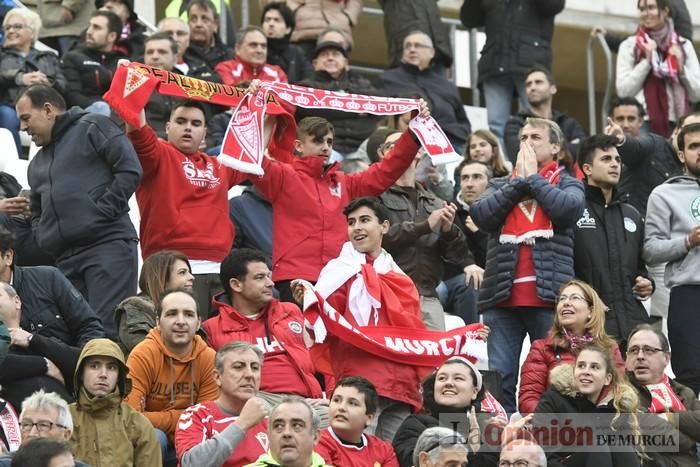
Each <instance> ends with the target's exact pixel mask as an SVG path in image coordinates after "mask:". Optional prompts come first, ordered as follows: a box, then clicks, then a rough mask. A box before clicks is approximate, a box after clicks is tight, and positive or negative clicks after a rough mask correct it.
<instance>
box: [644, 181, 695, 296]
mask: <svg viewBox="0 0 700 467" xmlns="http://www.w3.org/2000/svg"><path fill="white" fill-rule="evenodd" d="M697 225H700V179H699V178H696V177H692V176H687V175H683V176H680V177H673V178H670V179H668V180H667V181H666V182H665V183H662V184H661V185H659V186H657V187H656V188H654V191H652V192H651V195H649V201H648V202H647V218H646V225H645V227H644V260H645V261H646V262H647V264H660V263H668V264H667V265H666V273H665V275H664V282H665V283H666V286H667V287H669V288H672V287H675V286H677V285H689V284H700V246H696V247H694V248H691V249H690V250H688V248H687V247H686V242H685V239H686V237H687V235H688V234H689V233H690V231H691V230H692V229H693V228H694V227H695V226H697Z"/></svg>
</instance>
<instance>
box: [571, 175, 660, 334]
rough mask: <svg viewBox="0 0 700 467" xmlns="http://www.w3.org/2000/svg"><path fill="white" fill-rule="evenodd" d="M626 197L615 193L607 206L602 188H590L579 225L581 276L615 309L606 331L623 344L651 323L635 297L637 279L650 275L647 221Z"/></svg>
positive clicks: (576, 260)
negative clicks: (644, 253) (644, 252)
mask: <svg viewBox="0 0 700 467" xmlns="http://www.w3.org/2000/svg"><path fill="white" fill-rule="evenodd" d="M621 198H622V195H621V194H620V193H619V192H617V191H615V192H614V195H613V199H612V201H611V202H610V204H606V203H605V198H604V197H603V192H602V191H601V190H600V188H597V187H594V186H590V185H586V209H585V210H584V211H583V216H582V217H581V218H580V219H579V220H578V221H576V227H574V232H575V235H576V237H575V245H576V246H575V257H574V263H575V270H576V277H578V278H579V279H582V280H584V281H586V282H588V283H589V284H590V285H591V286H592V287H593V288H594V289H595V290H596V291H597V292H598V294H599V295H600V298H601V299H602V300H603V302H604V303H605V304H606V305H607V306H608V307H609V308H610V309H609V310H608V312H607V313H606V318H605V330H606V332H607V333H608V334H610V335H611V336H613V337H614V338H615V339H616V340H617V341H618V342H621V341H624V340H626V339H627V336H628V335H629V333H630V331H631V330H632V329H633V328H634V327H635V326H637V325H638V324H642V323H647V322H649V316H648V315H647V312H646V310H645V309H644V306H642V304H641V302H639V301H638V300H637V299H635V298H634V295H633V294H632V287H634V280H635V277H637V276H644V277H647V272H646V267H645V266H644V260H643V259H642V246H643V245H644V220H643V219H642V215H641V214H640V213H639V211H637V210H636V209H635V208H634V207H633V206H632V205H629V204H626V203H623V202H622V200H621Z"/></svg>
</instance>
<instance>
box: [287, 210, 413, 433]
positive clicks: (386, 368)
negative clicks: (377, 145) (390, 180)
mask: <svg viewBox="0 0 700 467" xmlns="http://www.w3.org/2000/svg"><path fill="white" fill-rule="evenodd" d="M343 215H345V217H346V225H347V236H348V238H349V241H348V242H346V243H345V244H344V245H343V247H342V250H341V252H340V255H339V256H338V257H337V258H335V259H333V260H331V261H329V262H328V264H327V265H326V266H325V267H324V268H323V270H322V271H321V274H320V276H319V278H318V282H317V283H316V287H315V289H316V291H317V292H318V294H319V295H320V296H321V297H323V298H324V299H325V300H326V302H327V303H328V304H329V305H330V306H331V307H333V309H334V310H336V311H337V312H338V314H340V315H342V316H343V317H344V318H345V319H346V320H347V321H348V322H349V323H350V324H351V325H352V326H354V327H363V326H399V327H405V328H412V329H425V325H424V324H423V320H422V316H421V311H420V303H419V300H418V291H417V290H416V287H415V285H414V284H413V281H411V279H410V278H409V277H408V276H407V275H406V274H404V272H403V271H402V270H401V269H400V268H399V267H398V265H397V264H396V263H395V262H394V260H393V258H392V257H391V255H390V254H389V253H387V252H386V251H385V250H384V249H382V238H383V237H384V235H385V234H386V233H387V232H388V231H389V221H388V217H389V213H388V210H387V209H386V208H385V207H384V206H383V205H382V204H381V203H380V201H379V200H378V199H377V198H376V197H362V198H357V199H354V200H353V201H351V202H350V203H349V204H348V205H347V206H346V207H345V208H344V209H343ZM378 290H381V293H379V292H378ZM294 294H295V297H296V298H297V301H299V302H301V301H302V299H303V297H304V286H303V285H302V284H301V283H298V282H295V284H294ZM377 301H379V304H377ZM311 324H312V325H314V328H315V330H316V331H317V332H318V331H319V330H318V329H316V323H311ZM316 337H317V338H318V337H319V334H318V333H317V335H316ZM315 349H317V351H318V353H317V354H315V355H314V356H315V357H316V356H318V358H315V359H314V361H315V362H316V365H317V368H319V371H323V372H329V373H332V374H333V376H334V377H335V379H336V380H340V379H342V378H346V377H348V376H358V375H359V376H364V377H366V378H372V381H373V383H374V385H375V386H376V391H377V393H378V394H379V404H378V410H377V413H376V415H375V416H374V417H371V418H370V419H368V420H367V421H368V432H369V433H372V434H374V435H376V436H378V437H380V438H382V439H384V440H387V441H388V440H391V439H392V438H393V437H394V433H395V432H396V430H397V429H398V427H399V425H400V424H401V422H402V421H403V419H404V418H406V417H407V416H408V415H409V413H410V412H411V409H412V408H413V409H418V408H419V407H420V406H421V405H422V399H421V396H420V394H419V387H420V379H419V376H418V370H417V368H416V367H414V366H411V365H406V364H402V363H397V362H394V361H392V360H388V359H386V358H382V357H380V356H377V355H375V354H372V353H369V352H367V351H365V350H363V349H361V348H359V347H356V346H354V345H352V344H350V343H349V342H346V341H344V340H342V339H341V338H339V337H336V336H334V335H332V334H329V335H328V336H327V337H326V338H325V342H324V344H323V345H322V346H317V347H315ZM324 351H328V354H327V355H333V356H337V355H342V358H330V359H328V361H325V360H324V354H323V352H324ZM326 358H327V357H326Z"/></svg>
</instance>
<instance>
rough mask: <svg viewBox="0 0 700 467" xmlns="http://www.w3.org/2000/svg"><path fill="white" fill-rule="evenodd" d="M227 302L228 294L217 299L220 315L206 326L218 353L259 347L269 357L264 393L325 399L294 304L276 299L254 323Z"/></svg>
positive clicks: (265, 373) (204, 325)
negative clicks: (240, 344) (238, 344)
mask: <svg viewBox="0 0 700 467" xmlns="http://www.w3.org/2000/svg"><path fill="white" fill-rule="evenodd" d="M224 299H225V295H224V294H221V295H219V296H217V297H216V298H215V300H214V303H215V305H216V306H218V310H219V314H218V315H216V316H214V317H213V318H209V319H208V320H206V321H205V322H204V323H203V324H202V327H203V328H204V330H205V331H206V332H207V336H208V339H209V345H210V346H211V347H212V348H214V349H215V350H218V349H219V348H221V347H223V346H224V345H226V344H227V343H229V342H232V341H239V340H242V341H247V342H250V343H251V344H257V345H258V347H260V350H262V351H263V353H264V354H265V360H264V363H263V366H262V378H261V381H260V390H261V391H267V392H272V393H292V394H297V395H300V396H304V397H313V398H315V399H318V398H320V397H322V392H321V386H320V385H319V383H318V380H316V377H315V376H314V364H313V362H312V361H311V355H310V354H309V350H308V349H307V348H306V345H305V344H304V336H303V326H304V317H303V316H302V314H301V310H299V308H297V306H296V305H294V304H293V303H283V302H280V301H278V300H274V299H273V300H272V302H270V304H269V305H268V306H267V307H265V309H264V310H263V311H262V312H260V315H259V316H258V319H256V320H250V319H248V318H246V317H245V316H243V315H242V314H241V313H240V312H239V311H238V310H236V309H235V308H233V307H232V306H231V305H229V304H228V303H226V302H224Z"/></svg>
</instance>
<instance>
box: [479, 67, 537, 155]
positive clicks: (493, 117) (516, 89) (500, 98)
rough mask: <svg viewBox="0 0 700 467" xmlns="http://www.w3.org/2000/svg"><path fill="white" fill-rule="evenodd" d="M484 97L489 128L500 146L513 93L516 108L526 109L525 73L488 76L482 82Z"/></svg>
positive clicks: (527, 105) (527, 104)
mask: <svg viewBox="0 0 700 467" xmlns="http://www.w3.org/2000/svg"><path fill="white" fill-rule="evenodd" d="M482 88H483V91H484V99H486V112H487V113H488V117H489V128H490V129H491V131H493V132H494V133H495V135H496V136H498V139H499V141H500V142H501V146H502V147H505V145H504V144H503V130H504V129H505V127H506V122H507V121H508V117H510V109H511V103H512V101H513V94H516V93H517V95H518V110H524V109H527V108H528V107H529V106H530V104H529V103H528V101H527V95H526V94H525V74H524V73H523V74H521V73H513V74H510V75H504V76H499V77H497V78H489V79H488V80H485V81H484V82H483V83H482Z"/></svg>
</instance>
